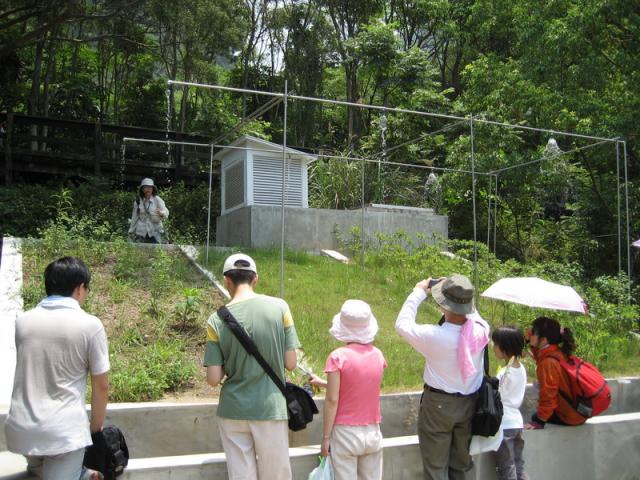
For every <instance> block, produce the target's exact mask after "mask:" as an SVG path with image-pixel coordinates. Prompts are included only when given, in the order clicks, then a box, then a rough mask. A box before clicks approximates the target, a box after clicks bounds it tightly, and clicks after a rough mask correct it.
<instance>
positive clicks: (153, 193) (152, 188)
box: [138, 185, 158, 198]
mask: <svg viewBox="0 0 640 480" xmlns="http://www.w3.org/2000/svg"><path fill="white" fill-rule="evenodd" d="M144 187H151V196H152V197H156V196H157V195H158V189H157V188H156V186H155V185H153V186H151V185H141V186H140V188H138V196H139V197H140V198H144V192H143V191H142V189H143V188H144Z"/></svg>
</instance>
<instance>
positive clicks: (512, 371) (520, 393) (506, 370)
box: [497, 364, 527, 430]
mask: <svg viewBox="0 0 640 480" xmlns="http://www.w3.org/2000/svg"><path fill="white" fill-rule="evenodd" d="M497 377H498V378H499V379H500V388H499V390H500V398H501V399H502V407H503V408H504V415H503V416H502V428H503V429H504V430H507V429H509V428H522V426H523V421H522V414H521V413H520V405H522V401H523V400H524V392H525V390H526V388H527V371H526V370H525V369H524V366H523V365H522V364H520V365H519V366H518V367H517V368H516V367H514V366H513V365H508V366H506V367H503V368H501V369H500V371H498V375H497Z"/></svg>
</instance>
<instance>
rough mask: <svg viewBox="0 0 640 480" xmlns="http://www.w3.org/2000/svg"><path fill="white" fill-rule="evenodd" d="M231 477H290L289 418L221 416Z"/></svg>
mask: <svg viewBox="0 0 640 480" xmlns="http://www.w3.org/2000/svg"><path fill="white" fill-rule="evenodd" d="M218 426H219V429H220V439H221V440H222V447H223V448H224V453H225V455H226V457H227V470H228V472H229V480H291V464H290V463H289V426H288V422H287V421H286V420H230V419H228V418H220V417H218Z"/></svg>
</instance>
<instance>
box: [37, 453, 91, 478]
mask: <svg viewBox="0 0 640 480" xmlns="http://www.w3.org/2000/svg"><path fill="white" fill-rule="evenodd" d="M26 458H27V471H28V472H29V473H31V474H32V475H35V476H36V477H38V478H41V479H43V480H82V479H83V478H85V477H86V476H87V471H86V469H85V468H84V467H83V466H82V461H83V460H84V448H81V449H79V450H73V451H72V452H68V453H62V454H60V455H47V456H27V457H26Z"/></svg>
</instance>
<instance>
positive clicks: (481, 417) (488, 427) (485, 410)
mask: <svg viewBox="0 0 640 480" xmlns="http://www.w3.org/2000/svg"><path fill="white" fill-rule="evenodd" d="M499 386H500V382H499V380H498V379H497V378H495V377H491V376H489V350H488V347H486V346H485V347H484V377H483V378H482V385H481V386H480V390H478V400H477V401H476V411H475V413H474V414H473V419H472V421H471V434H472V435H480V436H482V437H492V436H494V435H495V434H496V433H498V430H499V429H500V424H501V423H502V414H503V409H502V399H501V398H500V391H499Z"/></svg>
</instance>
